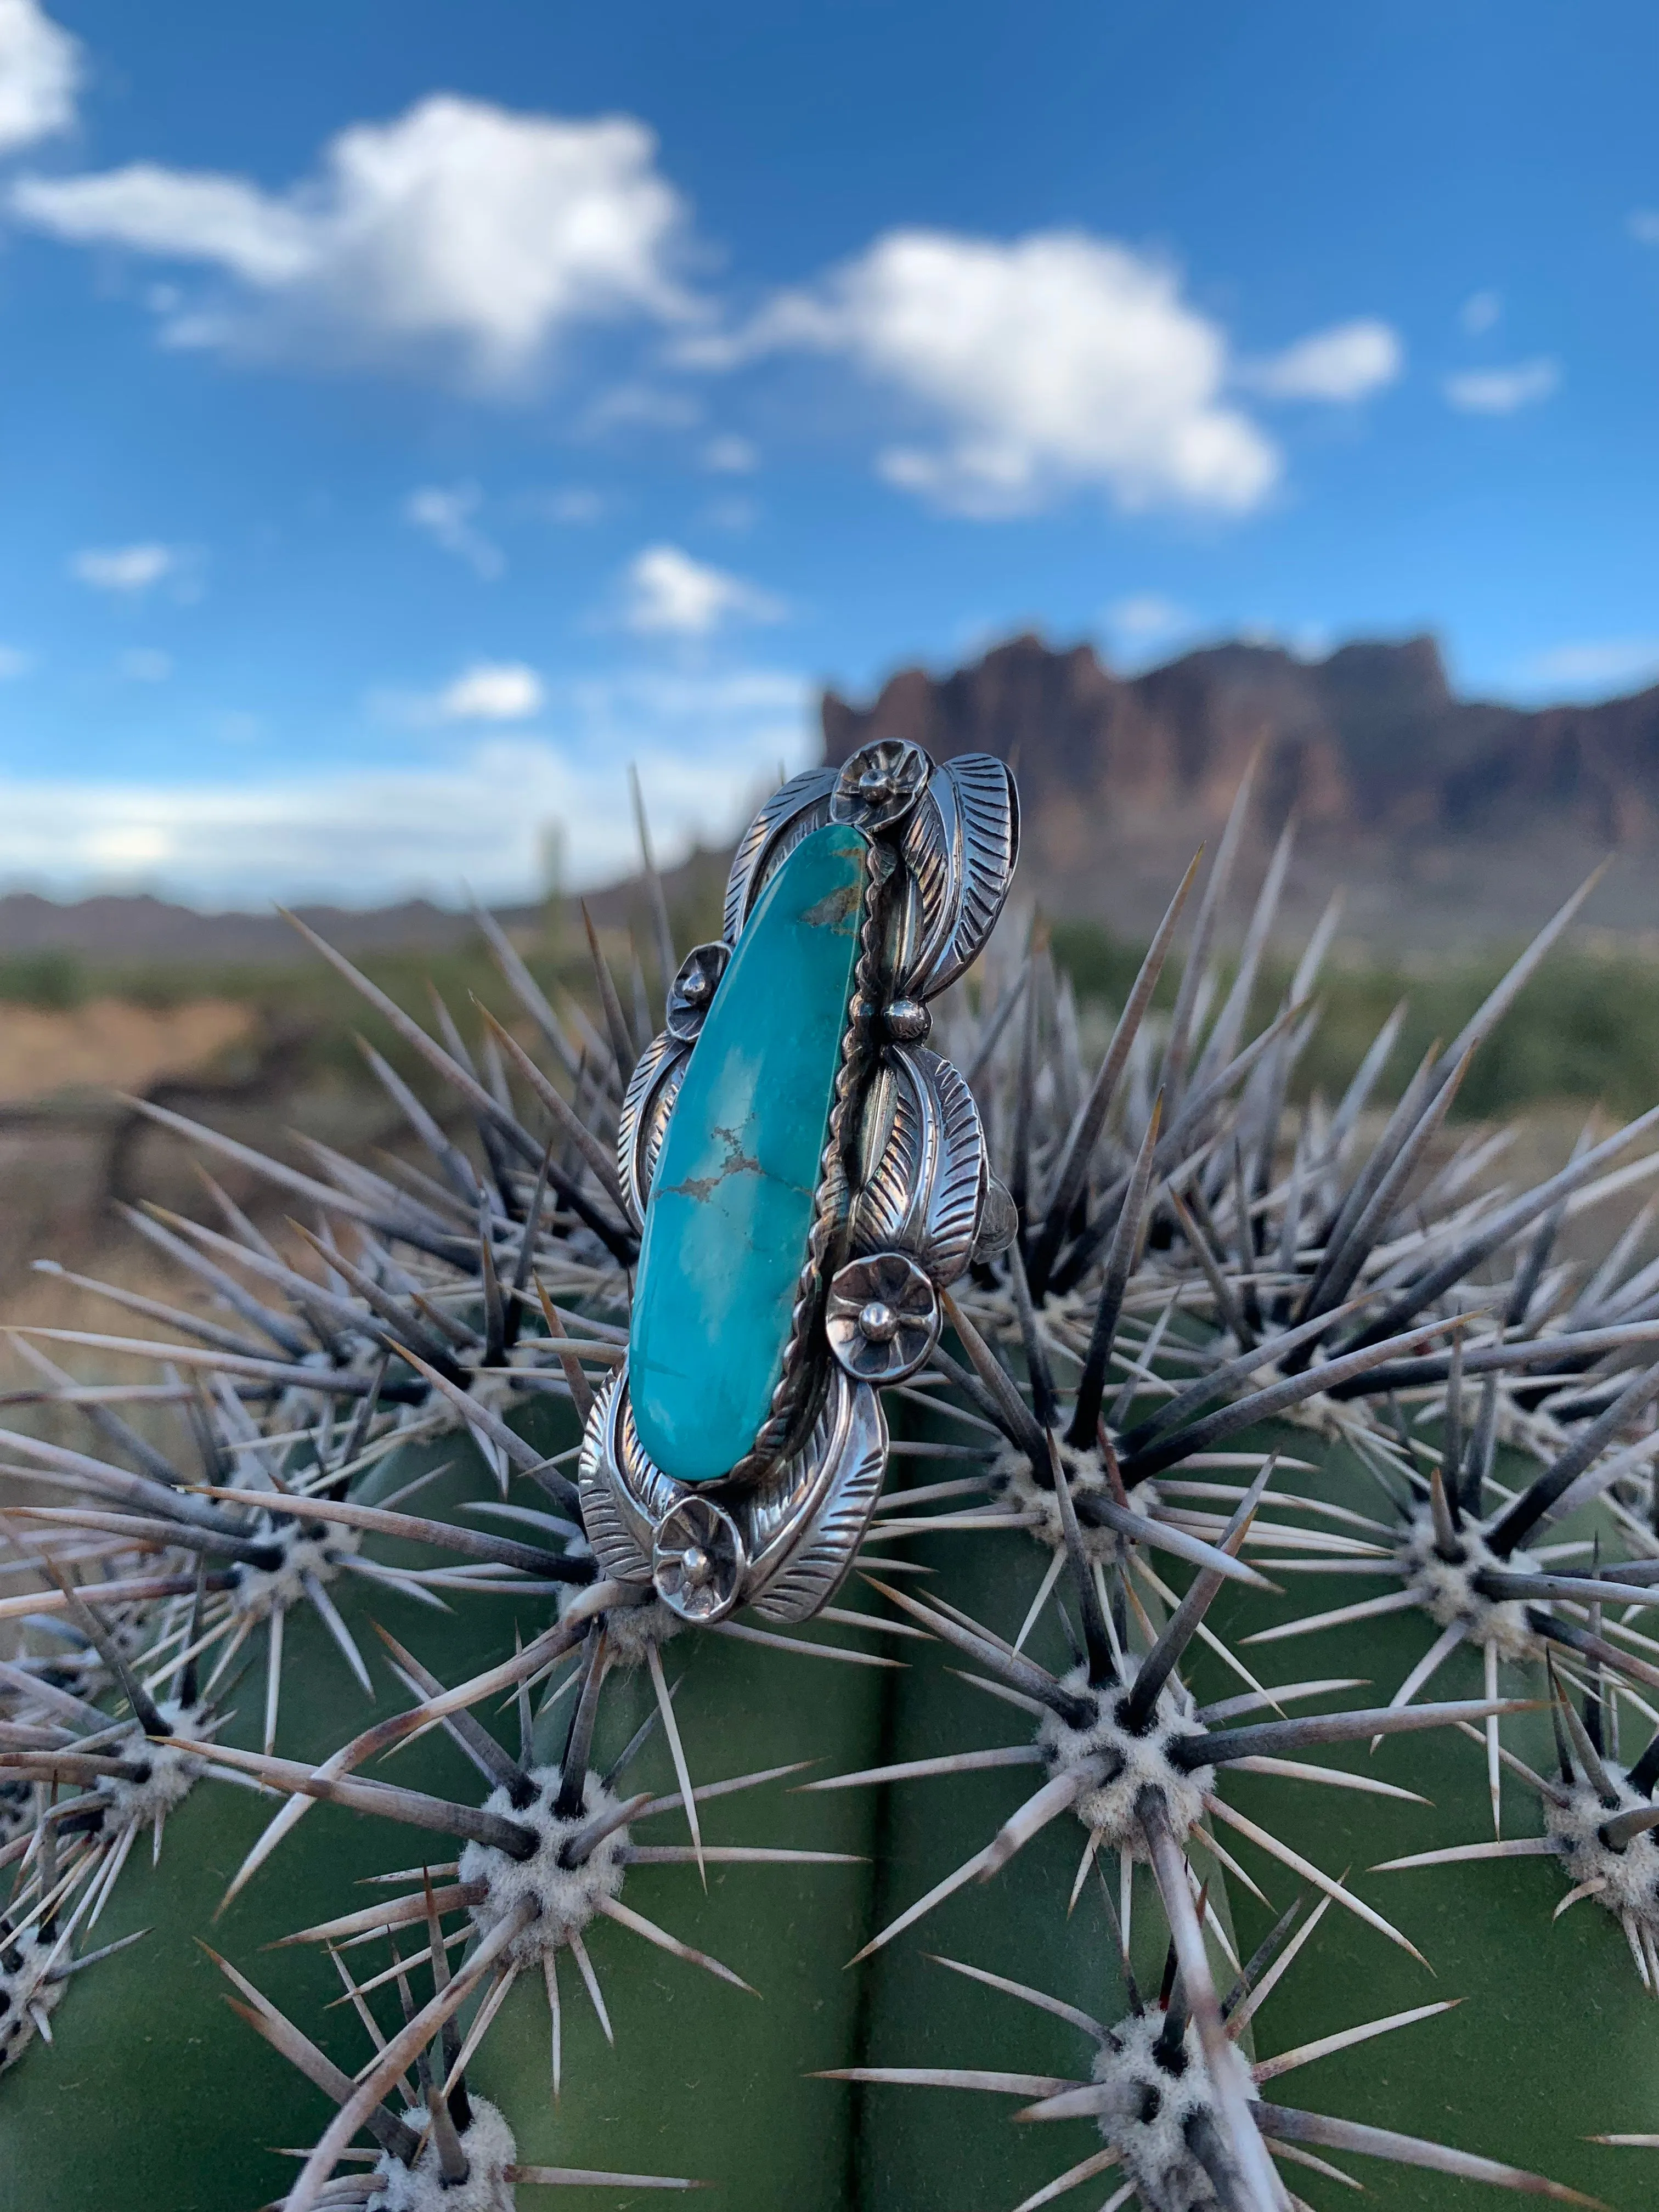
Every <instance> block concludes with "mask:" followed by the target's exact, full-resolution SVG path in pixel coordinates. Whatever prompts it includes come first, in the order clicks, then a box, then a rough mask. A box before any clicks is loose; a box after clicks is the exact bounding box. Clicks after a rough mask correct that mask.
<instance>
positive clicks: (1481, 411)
mask: <svg viewBox="0 0 1659 2212" xmlns="http://www.w3.org/2000/svg"><path fill="white" fill-rule="evenodd" d="M1560 385H1561V370H1560V366H1559V363H1558V362H1553V361H1548V360H1538V361H1522V362H1516V364H1515V366H1514V367H1513V368H1470V369H1465V370H1464V371H1462V373H1461V374H1458V375H1456V376H1449V377H1448V378H1447V379H1446V383H1445V392H1446V398H1447V400H1448V402H1449V404H1450V405H1452V406H1453V407H1455V408H1457V409H1458V410H1460V411H1461V412H1462V413H1463V414H1465V415H1513V414H1515V413H1516V410H1518V409H1520V408H1522V407H1535V406H1536V405H1537V404H1539V402H1540V401H1541V400H1544V399H1547V398H1549V397H1550V396H1551V394H1552V393H1553V392H1557V391H1559V389H1560Z"/></svg>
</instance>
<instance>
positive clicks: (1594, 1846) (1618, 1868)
mask: <svg viewBox="0 0 1659 2212" xmlns="http://www.w3.org/2000/svg"><path fill="white" fill-rule="evenodd" d="M1601 1764H1602V1765H1603V1767H1604V1768H1605V1769H1606V1771H1607V1779H1608V1780H1609V1781H1610V1782H1611V1783H1612V1784H1613V1787H1614V1789H1615V1790H1617V1791H1618V1792H1619V1802H1618V1804H1617V1805H1616V1806H1610V1805H1604V1804H1603V1803H1602V1802H1601V1799H1600V1797H1598V1796H1596V1794H1595V1790H1592V1789H1591V1788H1590V1786H1589V1784H1588V1783H1577V1784H1574V1785H1573V1786H1572V1788H1571V1790H1570V1791H1568V1793H1567V1799H1566V1802H1565V1804H1563V1803H1561V1802H1559V1801H1558V1800H1557V1799H1556V1798H1554V1797H1546V1798H1545V1800H1544V1832H1545V1833H1546V1834H1547V1836H1548V1838H1549V1839H1550V1841H1551V1842H1552V1843H1553V1844H1554V1845H1555V1848H1556V1850H1558V1851H1559V1853H1560V1854H1561V1857H1562V1858H1563V1860H1564V1861H1565V1863H1566V1869H1567V1872H1568V1873H1569V1874H1570V1875H1571V1877H1572V1884H1573V1887H1574V1888H1575V1889H1576V1888H1577V1887H1578V1885H1579V1884H1580V1883H1581V1882H1585V1881H1599V1882H1601V1884H1602V1885H1603V1887H1601V1889H1599V1890H1597V1891H1596V1892H1595V1900H1596V1903H1597V1904H1598V1905H1606V1907H1607V1911H1609V1912H1613V1913H1620V1914H1622V1913H1626V1912H1627V1913H1629V1914H1630V1915H1631V1917H1632V1919H1635V1920H1638V1921H1640V1922H1642V1923H1644V1924H1645V1926H1646V1928H1647V1930H1648V1933H1649V1935H1650V1936H1653V1937H1655V1938H1656V1939H1659V1843H1656V1842H1655V1840H1654V1833H1653V1831H1652V1830H1651V1829H1648V1830H1646V1831H1645V1832H1644V1833H1643V1834H1641V1835H1639V1836H1633V1837H1632V1838H1631V1840H1630V1842H1629V1843H1627V1844H1626V1846H1625V1848H1624V1850H1622V1851H1615V1850H1612V1849H1611V1848H1610V1847H1609V1846H1608V1845H1607V1844H1604V1843H1603V1842H1602V1840H1601V1829H1602V1828H1603V1826H1605V1825H1606V1824H1607V1821H1609V1820H1613V1818H1614V1817H1615V1816H1616V1815H1617V1814H1620V1813H1634V1812H1638V1811H1642V1812H1651V1811H1652V1809H1653V1801H1652V1800H1651V1799H1650V1798H1648V1797H1644V1796H1642V1794H1641V1793H1640V1791H1639V1790H1632V1788H1631V1785H1630V1779H1629V1776H1628V1773H1627V1772H1626V1769H1625V1768H1624V1767H1622V1766H1620V1765H1618V1763H1617V1762H1616V1761H1615V1760H1613V1759H1603V1760H1602V1762H1601ZM1563 1786H1565V1785H1563Z"/></svg>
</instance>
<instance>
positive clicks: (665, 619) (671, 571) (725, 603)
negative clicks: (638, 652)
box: [623, 545, 784, 637]
mask: <svg viewBox="0 0 1659 2212" xmlns="http://www.w3.org/2000/svg"><path fill="white" fill-rule="evenodd" d="M624 583H625V588H626V599H625V605H624V610H623V621H624V622H625V623H627V625H628V627H629V629H633V630H638V631H639V632H640V633H641V635H647V636H667V637H708V636H710V635H712V634H713V633H714V631H715V630H717V629H723V628H724V627H725V626H726V624H727V623H734V622H778V621H781V619H782V617H783V613H784V609H783V607H782V605H781V603H780V602H779V601H778V600H776V599H774V598H773V597H772V595H771V594H770V592H763V591H762V590H760V589H759V587H758V586H756V585H754V584H750V583H746V582H745V581H744V579H743V578H742V577H741V576H732V575H729V574H727V573H726V570H725V569H724V568H709V567H708V566H707V565H706V564H705V563H704V562H701V561H694V560H693V559H692V558H691V556H690V554H689V553H683V552H682V551H681V550H680V549H679V547H678V545H648V546H647V548H646V549H645V550H644V551H643V552H642V553H640V554H637V555H636V556H635V558H634V559H633V560H632V561H630V562H629V565H628V573H627V575H626V577H625V579H624Z"/></svg>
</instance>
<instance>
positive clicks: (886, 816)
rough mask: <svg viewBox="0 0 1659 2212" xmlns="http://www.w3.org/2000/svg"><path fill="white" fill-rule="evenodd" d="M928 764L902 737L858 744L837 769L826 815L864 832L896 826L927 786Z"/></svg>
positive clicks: (870, 833)
mask: <svg viewBox="0 0 1659 2212" xmlns="http://www.w3.org/2000/svg"><path fill="white" fill-rule="evenodd" d="M932 774H933V762H932V761H931V760H929V758H928V757H927V754H926V753H925V752H923V750H922V749H921V746H920V745H913V744H910V742H909V741H908V738H881V739H879V740H878V742H877V743H876V744H872V745H860V748H859V750H858V751H857V752H855V753H854V755H853V757H852V758H851V760H849V761H848V763H847V764H846V766H845V767H844V768H843V769H842V772H841V775H840V778H839V780H838V781H837V782H836V790H835V796H834V797H833V798H832V799H831V800H830V802H829V813H830V817H831V819H832V820H834V821H836V822H850V823H853V825H854V828H855V829H862V830H863V831H864V832H865V834H866V836H872V837H873V836H877V835H878V833H880V832H881V831H883V830H886V829H896V827H897V826H898V824H899V823H901V822H903V821H905V820H906V819H907V818H908V816H909V814H910V812H911V810H912V809H913V808H914V807H915V803H916V801H917V800H918V799H920V798H921V794H922V793H923V792H924V791H926V790H927V779H928V777H929V776H931V775H932Z"/></svg>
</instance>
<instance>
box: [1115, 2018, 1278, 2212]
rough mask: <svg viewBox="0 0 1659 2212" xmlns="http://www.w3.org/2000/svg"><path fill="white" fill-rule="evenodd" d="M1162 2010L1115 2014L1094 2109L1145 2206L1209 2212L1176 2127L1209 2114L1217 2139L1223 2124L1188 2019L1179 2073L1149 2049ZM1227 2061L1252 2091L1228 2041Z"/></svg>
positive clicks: (1202, 2184) (1209, 2192) (1211, 2197)
mask: <svg viewBox="0 0 1659 2212" xmlns="http://www.w3.org/2000/svg"><path fill="white" fill-rule="evenodd" d="M1163 2031H1164V2015H1163V2014H1162V2013H1161V2012H1158V2011H1156V2010H1153V2011H1151V2012H1146V2013H1142V2014H1141V2015H1139V2018H1136V2017H1134V2016H1133V2015H1131V2017H1130V2018H1129V2019H1127V2020H1121V2021H1118V2023H1117V2025H1116V2026H1115V2027H1114V2028H1113V2030H1112V2042H1111V2043H1109V2044H1107V2045H1103V2048H1102V2050H1101V2051H1100V2053H1099V2055H1098V2057H1097V2058H1096V2060H1095V2063H1094V2068H1093V2075H1094V2079H1095V2081H1097V2082H1098V2083H1099V2085H1100V2087H1101V2088H1102V2089H1103V2090H1104V2091H1105V2092H1106V2093H1107V2100H1108V2101H1107V2107H1106V2109H1105V2110H1104V2111H1103V2112H1102V2113H1101V2115H1100V2121H1099V2126H1100V2132H1101V2136H1102V2138H1103V2141H1104V2142H1107V2143H1109V2145H1110V2146H1111V2148H1113V2149H1114V2150H1115V2151H1116V2153H1117V2154H1118V2156H1119V2158H1120V2159H1121V2161H1122V2165H1123V2172H1124V2175H1125V2177H1126V2178H1127V2179H1132V2180H1133V2183H1134V2185H1135V2188H1136V2191H1137V2192H1138V2194H1139V2197H1140V2201H1141V2203H1143V2204H1144V2205H1145V2206H1146V2207H1147V2212H1208V2208H1209V2207H1210V2206H1212V2205H1213V2204H1216V2203H1218V2201H1219V2200H1218V2197H1217V2196H1216V2193H1215V2191H1214V2189H1213V2188H1212V2186H1211V2184H1210V2177H1209V2176H1208V2174H1206V2172H1205V2171H1204V2169H1203V2167H1202V2166H1200V2164H1199V2162H1198V2160H1196V2159H1195V2158H1194V2156H1193V2154H1192V2153H1191V2151H1190V2150H1188V2148H1187V2139H1186V2136H1184V2135H1183V2133H1182V2128H1183V2126H1184V2125H1185V2124H1186V2122H1187V2121H1188V2120H1189V2119H1190V2118H1192V2117H1193V2115H1194V2113H1196V2112H1207V2113H1208V2114H1209V2116H1210V2118H1211V2119H1212V2121H1213V2123H1214V2124H1215V2128H1216V2131H1217V2133H1218V2135H1219V2136H1220V2137H1221V2140H1222V2142H1226V2141H1227V2137H1228V2129H1227V2125H1226V2123H1225V2120H1224V2119H1223V2118H1222V2117H1221V2113H1220V2109H1219V2106H1218V2103H1217V2100H1216V2093H1215V2087H1214V2083H1213V2081H1212V2078H1211V2075H1210V2071H1209V2069H1208V2067H1207V2066H1206V2064H1205V2061H1204V2054H1203V2051H1202V2050H1201V2049H1200V2046H1199V2041H1198V2036H1197V2033H1196V2032H1195V2031H1194V2028H1193V2027H1192V2026H1191V2024H1190V2022H1189V2023H1188V2028H1187V2032H1186V2034H1185V2036H1184V2037H1183V2038H1182V2044H1181V2049H1180V2054H1179V2057H1180V2061H1181V2064H1180V2070H1179V2071H1178V2072H1176V2071H1173V2070H1171V2069H1170V2066H1169V2064H1168V2063H1164V2064H1160V2063H1158V2059H1157V2058H1156V2057H1154V2056H1153V2052H1154V2050H1155V2048H1156V2045H1157V2043H1158V2037H1159V2036H1160V2035H1161V2034H1162V2033H1163ZM1114 2045H1115V2048H1114ZM1228 2062H1229V2063H1230V2064H1231V2067H1232V2068H1233V2069H1234V2070H1235V2072H1236V2075H1237V2084H1238V2087H1240V2088H1241V2089H1242V2090H1243V2093H1244V2094H1245V2096H1246V2097H1249V2098H1250V2099H1252V2100H1253V2099H1254V2098H1255V2093H1256V2091H1255V2082H1254V2081H1252V2080H1251V2079H1250V2073H1249V2068H1248V2067H1247V2066H1246V2065H1245V2063H1244V2061H1243V2059H1242V2058H1241V2057H1239V2055H1238V2053H1237V2051H1235V2050H1233V2049H1232V2047H1231V2045H1229V2046H1228Z"/></svg>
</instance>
